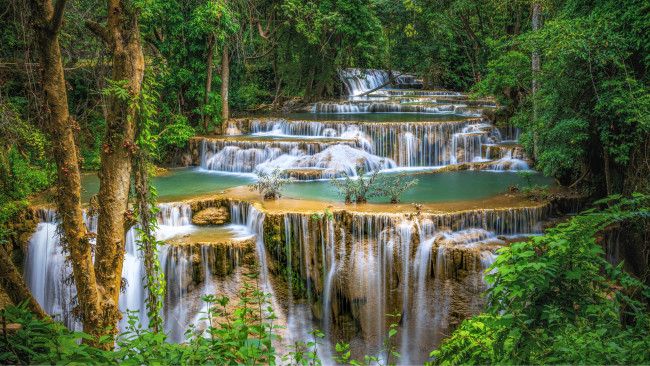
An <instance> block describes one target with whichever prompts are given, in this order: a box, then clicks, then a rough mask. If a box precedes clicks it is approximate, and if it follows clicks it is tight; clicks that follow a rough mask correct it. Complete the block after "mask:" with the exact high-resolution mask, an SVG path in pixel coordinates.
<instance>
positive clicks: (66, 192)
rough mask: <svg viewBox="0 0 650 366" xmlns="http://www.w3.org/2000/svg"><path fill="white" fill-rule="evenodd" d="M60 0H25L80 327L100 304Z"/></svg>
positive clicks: (89, 319)
mask: <svg viewBox="0 0 650 366" xmlns="http://www.w3.org/2000/svg"><path fill="white" fill-rule="evenodd" d="M65 3H66V2H65V0H57V2H56V3H55V4H54V6H53V5H52V1H50V0H31V8H32V25H33V27H34V35H35V39H36V45H37V49H38V57H39V61H40V65H41V77H42V85H43V98H44V102H45V103H44V105H45V111H44V113H45V115H46V119H47V120H48V128H49V130H50V136H51V140H52V150H53V151H52V155H53V157H54V161H55V162H56V167H57V185H56V195H55V198H56V204H57V209H58V212H59V217H60V219H61V226H62V227H63V233H64V238H63V240H62V242H63V243H65V248H66V249H67V250H68V251H69V252H70V257H71V259H72V262H73V263H74V264H75V265H74V266H73V275H74V280H75V285H76V288H77V298H78V301H79V305H80V310H81V313H82V314H83V324H84V330H86V331H87V330H89V329H90V328H89V324H90V323H91V322H92V321H93V319H95V318H97V316H98V315H99V313H100V307H99V304H98V303H97V301H95V295H94V294H97V293H98V289H97V284H96V282H95V269H94V268H93V264H92V256H91V250H90V245H89V242H88V236H87V235H86V229H85V226H84V220H83V212H82V210H81V178H80V176H79V165H78V160H77V148H76V146H75V142H74V136H73V133H72V128H73V126H74V124H73V121H71V120H70V115H69V111H68V96H67V93H66V87H65V79H64V75H63V64H62V63H61V50H60V48H59V37H58V34H59V30H60V26H61V22H62V19H63V10H64V8H65Z"/></svg>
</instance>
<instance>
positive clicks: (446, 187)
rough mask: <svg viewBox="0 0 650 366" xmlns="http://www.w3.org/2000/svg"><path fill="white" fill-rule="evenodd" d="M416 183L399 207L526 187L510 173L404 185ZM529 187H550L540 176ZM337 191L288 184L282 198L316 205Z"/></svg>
mask: <svg viewBox="0 0 650 366" xmlns="http://www.w3.org/2000/svg"><path fill="white" fill-rule="evenodd" d="M411 179H418V184H417V185H415V186H414V187H412V188H410V189H409V190H407V191H406V192H404V193H403V194H402V196H401V202H402V203H439V202H458V201H473V200H481V199H485V198H488V197H492V196H495V195H497V194H499V193H501V192H504V191H507V189H508V186H509V185H511V184H514V185H517V184H518V185H519V187H524V186H526V182H525V181H524V180H523V179H522V178H520V177H519V176H518V175H517V174H516V173H513V172H488V171H456V172H442V173H424V174H413V175H411V176H409V177H408V178H406V180H405V181H408V180H411ZM531 181H532V184H537V185H540V186H541V185H548V186H554V185H555V183H554V182H553V179H550V178H545V177H543V176H542V175H540V174H535V175H534V176H533V177H532V180H531ZM337 190H338V188H336V187H334V186H332V184H331V183H330V182H329V181H312V182H296V183H289V184H287V185H286V186H285V188H284V192H283V196H284V197H290V198H302V199H309V200H319V201H341V200H343V198H342V196H341V195H339V194H338V193H337ZM369 202H374V203H389V202H390V199H388V198H385V197H374V198H371V199H370V200H369Z"/></svg>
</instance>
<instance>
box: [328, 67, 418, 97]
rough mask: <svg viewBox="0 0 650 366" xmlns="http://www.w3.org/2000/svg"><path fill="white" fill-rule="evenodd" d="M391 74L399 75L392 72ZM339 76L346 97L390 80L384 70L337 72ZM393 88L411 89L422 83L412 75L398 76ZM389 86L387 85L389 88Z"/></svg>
mask: <svg viewBox="0 0 650 366" xmlns="http://www.w3.org/2000/svg"><path fill="white" fill-rule="evenodd" d="M393 74H394V75H395V74H397V75H399V74H401V73H400V72H397V71H394V72H393ZM339 76H340V78H341V81H342V82H343V85H344V86H345V89H346V91H347V93H348V95H359V94H363V93H365V92H368V91H371V90H373V89H376V88H378V87H380V86H382V85H384V84H385V83H387V82H388V81H389V80H390V77H391V75H390V74H389V73H388V72H387V71H385V70H372V69H365V70H363V69H353V68H350V69H345V70H341V71H340V72H339ZM393 85H394V86H395V87H402V88H413V87H421V85H422V81H421V80H418V79H416V78H415V76H413V75H408V74H404V75H400V76H398V77H397V78H395V79H394V80H393ZM390 86H391V85H387V87H390ZM384 88H386V87H384Z"/></svg>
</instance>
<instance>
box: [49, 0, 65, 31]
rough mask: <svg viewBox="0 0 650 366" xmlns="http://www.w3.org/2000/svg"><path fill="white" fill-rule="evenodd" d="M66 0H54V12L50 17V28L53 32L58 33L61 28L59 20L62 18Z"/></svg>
mask: <svg viewBox="0 0 650 366" xmlns="http://www.w3.org/2000/svg"><path fill="white" fill-rule="evenodd" d="M65 2H66V0H56V3H55V4H54V13H53V14H52V18H51V19H50V30H51V31H52V32H53V33H59V29H60V28H61V20H62V19H63V11H64V10H65Z"/></svg>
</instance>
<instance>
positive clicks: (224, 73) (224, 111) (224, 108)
mask: <svg viewBox="0 0 650 366" xmlns="http://www.w3.org/2000/svg"><path fill="white" fill-rule="evenodd" d="M229 86H230V60H229V59H228V45H227V44H226V45H224V46H223V55H222V56H221V118H223V123H227V122H228V116H229V111H228V88H229Z"/></svg>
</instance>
